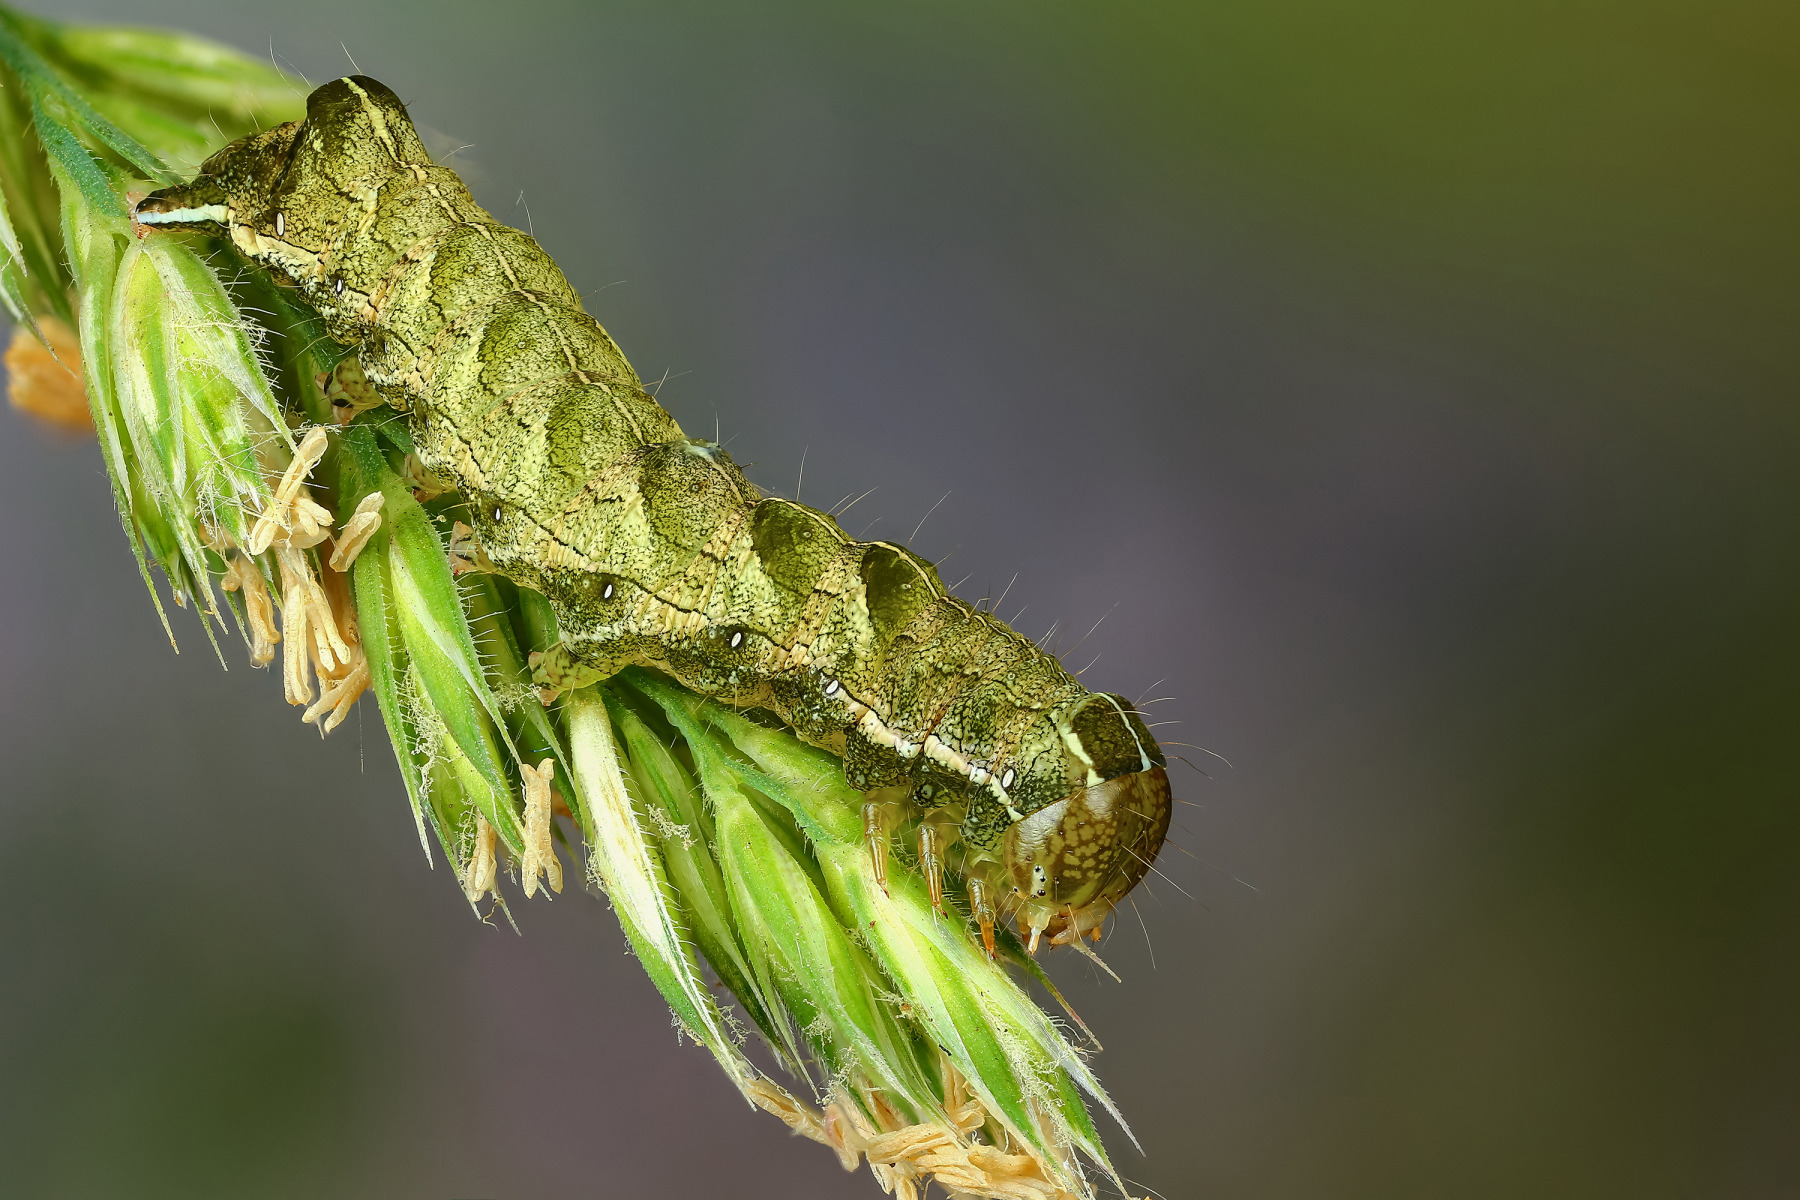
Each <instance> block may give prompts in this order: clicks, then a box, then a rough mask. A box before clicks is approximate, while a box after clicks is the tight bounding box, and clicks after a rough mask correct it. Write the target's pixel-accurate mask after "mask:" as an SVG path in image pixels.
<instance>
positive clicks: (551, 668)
mask: <svg viewBox="0 0 1800 1200" xmlns="http://www.w3.org/2000/svg"><path fill="white" fill-rule="evenodd" d="M530 663H531V682H532V686H534V687H535V688H537V694H538V699H539V700H541V701H543V703H544V707H545V708H548V707H550V705H552V704H554V703H556V698H557V697H558V696H560V695H562V694H563V693H564V692H572V691H574V690H575V689H576V688H583V687H586V686H587V685H588V684H590V683H599V682H600V681H601V680H602V679H607V678H609V677H611V676H612V675H614V674H616V673H617V672H616V670H614V671H608V670H604V669H602V668H599V667H595V666H590V665H589V664H587V663H584V662H581V661H579V660H578V659H576V657H575V656H574V654H572V653H570V651H569V644H568V643H567V642H558V643H556V645H554V646H552V647H550V648H549V649H548V650H544V651H537V650H534V651H532V652H531V658H530Z"/></svg>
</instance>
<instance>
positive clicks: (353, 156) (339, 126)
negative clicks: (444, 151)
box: [305, 75, 431, 182]
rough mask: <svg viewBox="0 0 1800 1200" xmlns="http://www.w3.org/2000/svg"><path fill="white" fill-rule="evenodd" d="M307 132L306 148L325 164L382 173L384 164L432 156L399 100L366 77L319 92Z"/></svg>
mask: <svg viewBox="0 0 1800 1200" xmlns="http://www.w3.org/2000/svg"><path fill="white" fill-rule="evenodd" d="M305 132H306V138H307V141H308V143H309V145H308V147H307V148H308V149H309V150H310V151H312V152H313V154H314V155H316V156H318V158H319V159H321V160H322V161H325V162H341V163H346V164H349V163H356V164H358V165H361V166H364V167H365V168H367V167H376V168H377V170H378V171H379V168H380V167H382V166H385V167H387V168H389V169H391V168H392V167H394V166H396V165H398V164H400V163H425V162H429V161H430V158H431V156H430V155H429V154H428V153H427V152H426V150H425V143H424V142H422V141H420V140H419V134H418V131H417V130H415V129H414V128H413V123H412V118H411V117H409V116H407V115H406V105H405V104H403V103H401V101H400V97H399V96H396V95H395V94H394V90H393V89H392V88H390V87H388V86H387V84H385V83H382V82H381V81H380V80H378V79H370V78H369V77H368V76H367V75H350V76H346V77H345V78H342V79H333V80H332V81H331V82H330V83H326V84H321V85H320V86H318V87H317V88H314V89H313V93H312V95H310V96H308V97H307V98H306V128H305ZM362 173H364V174H366V173H368V172H367V171H366V169H365V171H364V172H362ZM346 182H347V180H346Z"/></svg>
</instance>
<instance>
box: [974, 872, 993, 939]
mask: <svg viewBox="0 0 1800 1200" xmlns="http://www.w3.org/2000/svg"><path fill="white" fill-rule="evenodd" d="M969 912H970V913H971V914H973V916H974V917H975V920H976V922H977V923H978V924H979V925H980V926H981V944H982V945H983V946H986V947H987V953H988V957H989V958H992V957H994V898H993V894H992V893H991V892H990V891H989V889H988V885H987V883H986V881H984V880H982V879H980V878H971V879H970V880H969Z"/></svg>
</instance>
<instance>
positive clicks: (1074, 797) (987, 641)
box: [137, 76, 1171, 945]
mask: <svg viewBox="0 0 1800 1200" xmlns="http://www.w3.org/2000/svg"><path fill="white" fill-rule="evenodd" d="M137 219H138V220H139V222H140V223H142V224H144V225H149V226H168V227H183V226H187V227H196V226H198V227H207V228H213V229H218V228H222V229H223V230H224V231H225V233H226V235H227V236H229V237H230V239H231V241H232V242H233V244H234V245H235V246H237V248H238V249H239V250H240V251H242V252H243V253H244V254H245V255H246V256H248V257H249V258H251V259H253V260H255V261H257V262H258V263H261V264H263V265H265V266H267V267H268V268H270V269H271V270H273V271H275V272H277V273H278V274H280V275H282V276H285V277H286V278H287V279H288V280H290V281H291V282H292V283H294V284H295V285H296V286H297V287H298V288H300V289H301V291H302V292H303V293H304V295H305V296H306V299H307V300H308V302H309V303H310V304H311V305H312V306H313V307H314V308H316V309H317V310H318V311H319V312H320V313H321V314H322V316H323V317H324V319H325V322H326V325H327V328H328V329H329V331H330V334H331V336H332V337H333V338H335V339H336V340H337V341H339V342H340V343H342V344H344V345H347V346H353V347H355V348H356V354H357V362H356V363H353V364H349V366H348V368H347V369H345V370H340V371H339V372H338V378H337V380H336V383H335V385H334V386H335V387H336V388H337V391H338V392H340V393H342V395H343V396H344V397H345V399H344V400H343V401H342V403H345V404H347V405H351V406H354V407H366V406H368V405H371V404H374V403H377V402H380V401H385V402H387V403H389V404H391V405H393V406H394V407H395V408H398V409H401V410H402V411H404V412H406V413H407V414H408V418H409V421H410V424H411V426H412V430H413V435H414V440H415V442H416V443H417V446H418V450H419V455H420V458H421V460H422V463H423V467H424V468H425V470H426V471H427V472H429V473H432V474H435V475H438V476H442V477H445V478H447V479H450V480H452V481H454V483H455V485H456V487H457V488H458V489H459V490H460V491H461V492H462V494H463V495H464V497H465V498H466V500H467V502H468V505H469V509H470V512H471V514H472V515H471V518H470V525H471V527H472V530H473V534H474V540H475V542H476V543H478V548H479V552H480V553H481V554H482V555H484V556H485V557H484V559H483V565H485V566H490V567H491V568H492V569H495V570H498V571H500V572H501V573H503V574H505V575H506V576H507V577H509V578H510V579H512V580H514V581H515V582H517V583H519V584H520V585H522V586H525V587H530V588H534V589H536V590H538V591H540V592H542V593H543V594H544V595H545V596H546V597H547V598H548V599H549V601H550V603H551V605H552V607H553V608H554V610H555V612H556V614H557V618H558V622H559V626H560V630H561V635H562V641H561V642H560V643H559V644H558V645H557V646H555V647H553V648H552V649H551V651H550V652H548V653H547V654H545V655H544V656H542V659H541V661H539V662H538V664H537V677H538V680H539V682H540V683H541V684H542V685H543V686H544V688H545V689H546V691H547V692H550V693H554V692H555V691H557V690H560V689H561V688H564V687H568V686H573V685H578V684H580V683H583V682H586V681H589V680H592V679H597V678H604V677H606V676H608V675H611V674H613V673H615V672H617V671H619V670H621V669H623V668H624V667H626V666H629V665H633V664H639V665H644V666H648V667H652V668H655V669H657V670H660V671H664V672H666V673H668V674H670V675H672V676H674V677H675V678H676V679H679V680H680V681H681V682H682V683H683V684H684V685H686V686H687V687H689V688H692V689H694V690H695V691H697V692H700V693H703V694H706V695H709V696H713V697H715V698H717V699H719V700H722V701H724V702H727V703H730V704H734V705H739V706H745V707H749V706H755V707H761V708H766V709H769V710H771V711H773V712H774V713H776V714H777V715H779V716H780V718H781V719H782V720H783V721H785V722H787V723H788V724H789V725H790V726H791V727H792V728H793V729H794V730H795V732H796V733H798V734H799V736H801V737H802V738H804V739H805V740H807V741H809V742H811V743H813V744H814V745H817V746H821V747H823V748H825V749H828V750H830V751H831V752H833V753H834V754H837V755H839V756H840V757H841V758H842V759H843V761H844V770H845V774H846V777H847V778H848V779H849V781H850V782H851V783H852V784H853V785H854V786H856V787H858V788H860V789H862V790H863V791H865V792H867V793H871V794H872V798H871V801H870V805H871V807H870V809H869V810H868V811H869V813H870V814H873V815H871V816H870V817H869V821H868V824H867V827H868V829H869V840H870V848H871V855H872V856H873V857H874V861H875V862H876V863H877V864H879V867H878V869H880V870H885V868H886V853H887V846H886V839H887V836H888V828H889V826H890V825H893V826H895V827H896V828H897V827H898V824H899V823H898V822H894V821H890V820H889V819H888V818H887V817H886V816H885V815H884V814H885V813H886V811H887V810H888V809H889V808H890V807H892V806H893V805H894V804H895V802H896V801H899V802H901V803H903V805H904V810H905V813H906V814H907V815H908V816H909V817H910V819H911V821H912V822H913V823H915V824H917V825H918V829H919V834H918V835H917V836H920V837H921V839H922V843H923V844H922V846H921V851H922V852H921V855H920V862H921V866H922V868H923V869H924V870H925V871H926V872H927V874H928V875H931V876H932V878H933V881H934V884H935V885H939V886H941V872H942V870H943V868H944V866H945V864H946V862H950V863H951V864H952V865H954V866H955V867H956V868H957V869H958V870H959V872H960V873H961V874H962V875H964V876H965V878H966V879H967V880H968V881H969V882H968V887H969V889H970V890H969V894H968V895H969V900H970V903H971V906H972V911H973V912H974V914H975V916H976V919H977V920H978V921H979V922H980V923H981V924H982V926H983V931H984V935H987V934H989V932H990V931H991V926H992V924H993V922H994V920H995V919H996V913H997V912H998V913H1001V914H1004V913H1009V912H1010V913H1016V914H1017V915H1018V918H1019V922H1020V925H1021V927H1022V928H1024V929H1026V930H1028V931H1029V932H1030V936H1031V940H1032V943H1033V944H1034V945H1035V943H1036V941H1037V939H1038V936H1039V935H1040V934H1041V933H1046V932H1047V933H1049V934H1050V935H1051V937H1052V939H1053V940H1055V941H1069V940H1073V939H1075V938H1079V937H1081V936H1083V935H1085V934H1089V933H1092V934H1094V935H1096V936H1097V934H1098V929H1099V927H1100V924H1101V922H1102V921H1103V920H1104V919H1105V917H1106V915H1107V913H1108V912H1109V911H1110V909H1111V908H1112V906H1113V905H1114V904H1115V903H1116V902H1117V901H1118V900H1119V899H1120V898H1121V897H1123V896H1124V894H1125V893H1126V892H1128V891H1129V890H1130V889H1131V888H1132V887H1133V886H1135V885H1136V883H1137V882H1138V881H1139V880H1140V879H1141V878H1142V877H1143V875H1144V873H1145V872H1146V871H1147V870H1148V868H1149V865H1150V861H1151V860H1152V859H1153V858H1154V857H1155V855H1156V852H1157V850H1158V849H1159V848H1160V846H1161V844H1162V841H1163V837H1164V835H1165V833H1166V831H1167V828H1168V823H1169V815H1170V804H1171V802H1170V798H1169V787H1168V779H1167V775H1166V773H1165V771H1164V767H1165V763H1164V759H1163V756H1162V753H1161V751H1160V750H1159V748H1158V747H1157V745H1156V742H1155V740H1154V739H1153V738H1152V737H1151V736H1150V734H1149V732H1148V730H1147V729H1146V728H1145V726H1144V723H1143V720H1142V718H1141V717H1140V716H1139V715H1138V713H1137V712H1136V711H1135V710H1134V709H1133V707H1132V706H1131V705H1130V704H1129V703H1128V702H1126V701H1125V700H1123V699H1122V698H1120V697H1117V696H1111V695H1105V694H1094V693H1090V692H1088V691H1087V690H1086V689H1084V688H1083V687H1081V685H1080V684H1079V683H1077V682H1076V681H1075V680H1074V679H1073V678H1072V677H1071V676H1070V675H1069V674H1068V672H1066V671H1065V670H1063V668H1062V666H1061V664H1060V663H1059V662H1058V661H1057V660H1056V659H1055V658H1054V657H1053V656H1051V655H1049V654H1047V653H1045V652H1044V651H1043V650H1041V649H1040V648H1038V647H1037V646H1036V645H1034V644H1033V643H1032V642H1031V641H1030V640H1028V639H1027V638H1025V637H1023V636H1021V635H1019V634H1018V633H1015V632H1014V631H1013V630H1011V629H1010V628H1008V627H1007V626H1006V625H1005V624H1004V623H1003V622H1001V621H1000V620H998V619H997V618H995V617H994V616H993V615H992V614H990V613H986V612H982V611H978V610H977V609H975V608H973V607H971V606H970V605H968V604H966V603H964V602H963V601H961V600H959V599H957V598H956V597H954V596H952V595H950V594H949V592H948V591H947V590H946V589H945V588H944V586H943V584H942V582H941V581H940V580H939V579H938V576H937V572H936V571H935V570H934V569H933V567H932V566H931V564H930V563H928V562H926V561H925V560H923V559H921V558H920V557H918V556H917V555H915V554H913V553H912V552H911V551H909V550H907V549H906V548H904V547H901V546H896V545H892V544H890V543H886V542H858V541H855V540H853V539H851V538H850V537H849V536H848V535H846V534H845V533H844V531H843V530H842V529H841V528H839V526H838V524H837V522H836V521H835V520H833V519H832V518H831V517H830V516H828V515H827V514H825V513H822V512H819V511H817V510H815V509H811V508H808V507H806V506H804V505H801V504H797V503H794V502H792V501H788V500H784V499H780V498H777V497H765V496H763V495H762V494H761V493H760V492H759V491H758V490H757V489H756V487H755V486H754V485H752V484H751V483H750V482H749V480H748V479H746V478H745V477H744V475H743V473H742V472H741V471H740V470H739V469H738V468H737V466H736V465H735V464H734V463H733V462H732V461H731V458H730V456H729V455H728V454H726V453H725V452H724V451H723V450H722V449H720V448H719V447H718V446H716V445H714V444H712V443H710V442H705V441H701V440H697V439H692V438H689V437H687V436H686V435H684V434H683V432H682V431H681V429H680V428H679V426H677V424H676V423H675V421H674V419H673V418H672V417H670V416H669V414H668V413H667V412H665V411H664V410H663V409H662V407H661V406H660V405H658V404H657V403H656V401H655V400H654V399H653V398H652V397H651V396H650V395H649V394H648V393H646V392H645V391H644V389H643V386H642V384H641V382H640V381H639V379H638V377H637V375H636V373H635V372H633V370H632V369H631V366H630V364H629V363H628V362H626V360H625V357H624V355H623V354H621V353H620V351H619V349H618V347H617V346H616V345H615V344H614V343H613V341H612V339H611V338H610V337H608V336H607V334H606V332H605V330H603V329H602V328H601V327H600V326H599V324H598V323H597V322H596V321H595V320H594V319H593V318H592V317H591V316H589V315H588V314H587V313H586V312H585V311H583V309H582V307H581V303H580V300H579V297H578V296H577V294H576V292H575V291H574V289H573V288H572V287H571V286H570V285H569V282H568V280H567V279H566V278H565V277H564V275H563V274H562V272H561V271H560V270H559V269H558V268H557V266H556V264H555V263H554V262H553V261H552V260H551V259H550V257H549V256H548V255H547V254H545V253H544V251H543V250H542V249H541V248H540V247H539V246H538V245H537V243H536V242H535V241H534V240H533V239H532V238H531V237H530V236H529V235H527V234H525V233H522V232H520V231H519V230H516V229H512V228H509V227H508V226H505V225H503V224H501V223H499V222H498V221H496V220H495V219H494V218H493V217H492V216H490V215H489V214H488V213H487V212H486V211H485V210H483V209H482V208H481V207H480V206H479V205H477V204H476V203H475V201H474V198H473V197H472V196H471V195H470V193H469V191H468V189H467V188H466V187H465V186H464V185H463V183H462V181H461V180H460V179H459V178H458V177H457V176H456V174H455V173H454V172H453V171H451V170H450V169H448V168H446V167H442V166H439V165H436V164H434V163H432V162H431V161H430V158H429V156H428V155H427V153H426V151H425V147H424V145H423V143H422V142H421V141H420V140H419V137H418V135H417V134H416V132H415V131H414V129H413V126H412V123H411V121H410V119H409V118H408V117H407V114H406V110H405V107H404V106H403V105H402V104H401V103H400V101H399V99H398V98H397V97H396V96H395V95H394V94H393V93H392V92H391V91H390V90H388V89H387V88H386V87H384V86H383V85H382V84H380V83H378V82H376V81H375V80H373V79H369V78H367V77H366V76H353V77H350V78H346V79H339V80H335V81H333V82H331V83H328V84H325V85H324V86H322V87H320V88H319V89H318V90H316V91H315V92H314V93H313V94H312V96H311V97H310V98H309V100H308V105H307V116H306V118H305V120H303V121H299V122H292V123H289V124H286V125H282V126H278V127H276V128H274V129H270V130H267V131H266V132H263V133H260V134H257V135H254V136H252V137H248V138H245V139H242V140H241V141H238V142H235V143H233V144H231V145H230V146H227V147H225V148H224V149H223V150H221V151H220V152H219V153H217V154H216V155H214V156H213V157H212V158H210V159H208V160H207V162H206V163H204V164H203V165H202V167H201V171H200V174H199V176H198V177H197V178H196V179H195V180H194V181H193V182H192V183H189V184H186V185H182V186H178V187H172V188H165V189H162V190H161V191H157V192H153V193H151V194H150V195H149V196H148V197H146V198H145V199H144V200H143V201H142V202H141V203H140V204H139V206H138V209H137ZM921 817H925V818H928V819H925V820H923V821H920V818H921ZM946 830H949V831H951V832H952V833H953V834H954V837H955V840H956V841H957V842H958V843H959V844H958V845H957V846H956V848H955V851H956V854H955V857H954V858H953V859H947V858H946V850H947V849H949V847H947V846H946V844H945V842H946V841H947V839H946V838H945V836H944V835H945V831H946ZM937 894H938V888H937V886H934V887H933V895H934V898H935V897H936V896H937Z"/></svg>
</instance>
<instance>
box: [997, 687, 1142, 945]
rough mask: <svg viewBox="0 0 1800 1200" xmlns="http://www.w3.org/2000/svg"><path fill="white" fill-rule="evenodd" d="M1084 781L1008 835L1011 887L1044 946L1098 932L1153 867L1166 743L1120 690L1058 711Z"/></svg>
mask: <svg viewBox="0 0 1800 1200" xmlns="http://www.w3.org/2000/svg"><path fill="white" fill-rule="evenodd" d="M1056 724H1057V733H1058V734H1059V735H1060V740H1061V742H1062V744H1063V746H1064V748H1065V750H1066V753H1067V755H1068V765H1069V768H1070V776H1071V778H1072V781H1073V782H1075V784H1076V790H1074V791H1071V792H1069V793H1068V794H1067V795H1065V796H1064V797H1063V798H1062V799H1060V800H1056V801H1053V802H1052V803H1050V804H1047V805H1045V806H1043V807H1042V808H1039V809H1037V810H1035V811H1033V812H1031V813H1029V814H1027V815H1026V816H1025V817H1024V818H1023V819H1022V820H1019V821H1015V822H1014V823H1013V824H1012V825H1011V826H1009V827H1008V828H1007V831H1006V834H1005V837H1004V838H1003V839H1002V841H1001V855H1000V857H1001V865H1002V868H1003V870H1004V872H1005V875H1006V881H1005V887H1004V889H1003V890H1004V891H1005V892H1007V893H1009V894H1010V897H1011V899H1012V900H1013V902H1015V903H1016V904H1017V905H1018V920H1019V927H1020V930H1021V932H1026V933H1027V934H1028V936H1029V937H1030V940H1031V945H1032V946H1033V947H1034V948H1035V947H1036V945H1037V941H1038V938H1039V936H1040V935H1042V934H1044V933H1048V934H1049V935H1050V940H1051V942H1052V943H1055V944H1059V945H1062V944H1068V943H1070V942H1074V941H1076V940H1077V939H1079V938H1081V937H1082V936H1084V935H1087V934H1090V933H1092V934H1094V935H1096V936H1097V935H1098V933H1099V929H1100V926H1101V924H1102V923H1103V922H1104V921H1105V920H1106V916H1107V914H1108V913H1110V912H1111V911H1112V908H1113V906H1114V905H1115V904H1117V903H1118V902H1119V901H1120V900H1122V899H1124V897H1125V894H1126V893H1127V892H1129V891H1131V889H1132V888H1134V887H1136V886H1137V884H1138V882H1139V881H1140V880H1141V879H1143V877H1144V875H1145V874H1146V873H1147V872H1148V871H1149V870H1150V864H1151V863H1152V862H1154V861H1155V859H1156V854H1157V851H1159V850H1161V849H1162V844H1163V838H1164V837H1165V836H1166V835H1167V834H1168V832H1169V816H1170V812H1171V810H1172V807H1173V803H1172V801H1171V799H1170V795H1169V776H1168V773H1167V771H1166V770H1165V769H1164V767H1165V765H1166V764H1165V763H1164V760H1163V756H1162V751H1161V750H1160V749H1158V747H1157V745H1156V741H1155V739H1153V738H1152V737H1151V736H1150V732H1149V730H1148V729H1146V728H1145V727H1144V722H1143V719H1142V718H1141V717H1140V716H1138V714H1137V711H1136V710H1135V709H1133V708H1132V707H1131V705H1130V704H1129V703H1127V702H1126V701H1125V700H1124V699H1123V698H1121V697H1119V696H1109V695H1095V696H1089V697H1087V698H1086V699H1084V700H1083V701H1082V702H1081V703H1079V704H1078V705H1076V707H1075V708H1074V709H1073V711H1071V712H1069V713H1067V714H1066V715H1063V716H1059V717H1057V718H1056Z"/></svg>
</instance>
